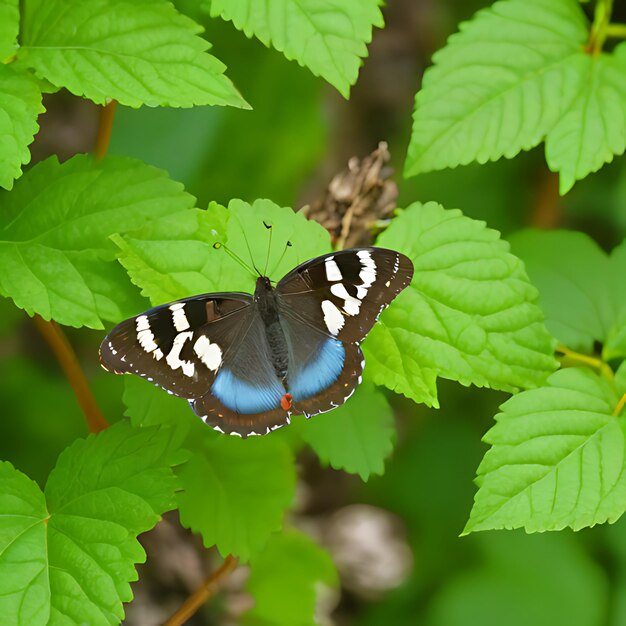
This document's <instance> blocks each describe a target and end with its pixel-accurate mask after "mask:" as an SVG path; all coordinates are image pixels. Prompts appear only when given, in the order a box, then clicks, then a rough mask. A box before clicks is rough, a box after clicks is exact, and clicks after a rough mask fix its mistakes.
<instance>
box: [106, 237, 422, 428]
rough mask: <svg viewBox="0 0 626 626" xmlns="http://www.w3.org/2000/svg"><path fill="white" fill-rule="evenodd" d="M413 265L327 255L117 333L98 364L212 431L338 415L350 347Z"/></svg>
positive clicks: (388, 256) (399, 258) (353, 254)
mask: <svg viewBox="0 0 626 626" xmlns="http://www.w3.org/2000/svg"><path fill="white" fill-rule="evenodd" d="M412 277H413V264H412V263H411V261H410V259H409V258H408V257H406V256H404V255H403V254H400V253H399V252H395V251H393V250H387V249H385V248H375V247H367V248H353V249H350V250H342V251H340V252H333V253H330V254H325V255H323V256H319V257H317V258H314V259H311V260H310V261H307V262H305V263H302V264H301V265H298V266H297V267H295V268H294V269H293V270H291V271H290V272H289V273H288V274H287V275H286V276H285V277H284V278H282V279H281V280H280V281H279V282H278V283H277V284H276V286H275V287H274V286H273V285H272V281H270V279H269V278H268V277H267V276H259V278H258V279H257V281H256V287H255V291H254V294H253V295H251V294H248V293H241V292H224V293H208V294H203V295H198V296H193V297H190V298H184V299H182V300H177V301H176V302H172V303H169V304H164V305H162V306H157V307H155V308H153V309H150V310H149V311H146V312H145V313H142V314H141V315H138V316H136V317H132V318H130V319H128V320H126V321H124V322H121V323H120V324H118V325H117V326H116V327H115V328H114V329H113V330H112V331H111V332H110V333H109V334H108V335H107V336H106V337H105V339H104V341H103V342H102V345H101V346H100V362H101V363H102V365H103V366H104V368H105V369H107V370H109V371H112V372H114V373H116V374H125V373H131V374H137V375H139V376H142V377H143V378H146V379H147V380H149V381H151V382H153V383H154V384H156V385H158V386H160V387H162V388H164V389H165V390H167V391H168V392H169V393H171V394H174V395H176V396H181V397H183V398H186V399H187V400H188V401H189V404H190V406H191V408H192V409H193V411H194V412H195V413H196V414H197V415H198V416H199V417H200V418H202V420H203V421H204V422H205V423H207V424H208V425H211V426H212V427H213V428H215V430H218V431H220V432H224V433H230V434H233V435H239V436H241V437H247V436H248V435H261V434H267V433H269V432H271V431H272V430H275V429H276V428H280V427H281V426H284V425H285V424H289V423H290V416H291V415H292V414H295V415H300V414H304V415H305V416H306V417H310V416H312V415H316V414H318V413H324V412H326V411H330V410H332V409H334V408H336V407H338V406H340V405H342V404H343V403H344V402H345V401H346V400H347V399H348V398H349V397H350V396H351V395H352V394H353V393H354V391H355V389H356V387H357V386H358V385H359V383H360V382H361V374H362V372H363V367H364V365H365V361H364V358H363V353H362V352H361V348H360V343H361V342H362V341H363V339H364V338H365V336H366V335H367V333H368V332H369V331H370V330H371V329H372V327H373V326H374V324H375V323H376V320H377V319H378V316H379V315H380V313H381V312H382V311H383V309H385V308H386V307H387V306H389V304H390V303H391V301H392V300H393V299H394V298H395V297H396V296H397V295H398V294H399V293H400V292H401V291H402V290H403V289H404V288H405V287H407V286H408V285H409V283H410V282H411V279H412Z"/></svg>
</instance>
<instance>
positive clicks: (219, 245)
mask: <svg viewBox="0 0 626 626" xmlns="http://www.w3.org/2000/svg"><path fill="white" fill-rule="evenodd" d="M213 248H215V250H219V249H220V248H223V249H224V252H226V254H228V256H229V257H230V258H231V259H233V260H234V261H237V263H239V265H241V267H243V268H244V269H246V270H248V271H249V272H250V274H252V275H253V276H254V277H255V278H256V277H257V276H258V275H259V271H258V270H257V269H256V267H255V268H254V269H252V268H251V267H250V266H249V265H248V264H247V263H246V262H245V261H244V260H243V259H242V258H241V257H240V256H238V255H236V254H235V253H234V252H233V251H232V250H231V249H230V248H228V247H227V246H225V245H224V244H223V243H220V242H219V241H216V242H215V243H214V244H213ZM255 270H256V271H255Z"/></svg>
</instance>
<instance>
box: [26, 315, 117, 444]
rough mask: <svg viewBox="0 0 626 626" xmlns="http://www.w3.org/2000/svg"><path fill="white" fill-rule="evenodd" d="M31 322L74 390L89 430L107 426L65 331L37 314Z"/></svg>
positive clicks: (94, 430)
mask: <svg viewBox="0 0 626 626" xmlns="http://www.w3.org/2000/svg"><path fill="white" fill-rule="evenodd" d="M33 322H34V323H35V326H36V327H37V330H39V332H40V333H41V335H42V336H43V338H44V339H45V340H46V342H47V343H48V345H49V346H50V348H51V350H52V352H54V356H55V357H56V359H57V361H58V362H59V365H60V366H61V369H62V370H63V372H64V373H65V376H66V378H67V380H68V381H69V383H70V385H71V387H72V389H73V390H74V395H75V396H76V399H77V400H78V404H79V405H80V408H81V409H82V411H83V413H84V414H85V419H86V421H87V426H88V427H89V430H90V432H92V433H99V432H100V431H101V430H104V429H105V428H107V427H108V426H109V423H108V422H107V421H106V420H105V419H104V417H103V415H102V413H100V409H99V408H98V405H97V404H96V399H95V398H94V397H93V394H92V393H91V389H89V385H88V384H87V378H86V377H85V374H84V373H83V370H82V368H81V366H80V363H79V361H78V357H77V356H76V353H75V352H74V350H73V348H72V346H71V344H70V342H69V341H68V340H67V337H66V336H65V333H64V332H63V331H62V330H61V327H60V326H59V325H58V324H57V323H56V322H54V321H52V320H51V321H49V322H47V321H46V320H44V319H43V318H42V317H40V316H39V315H35V317H33Z"/></svg>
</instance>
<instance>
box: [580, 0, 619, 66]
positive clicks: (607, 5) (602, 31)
mask: <svg viewBox="0 0 626 626" xmlns="http://www.w3.org/2000/svg"><path fill="white" fill-rule="evenodd" d="M612 13H613V0H596V10H595V13H594V16H593V24H592V25H591V32H590V33H589V41H588V42H587V47H586V51H587V52H588V53H589V54H592V55H594V56H597V55H598V54H600V53H601V52H602V47H603V46H604V42H605V40H606V38H607V34H608V32H607V31H608V27H609V23H610V22H611V15H612Z"/></svg>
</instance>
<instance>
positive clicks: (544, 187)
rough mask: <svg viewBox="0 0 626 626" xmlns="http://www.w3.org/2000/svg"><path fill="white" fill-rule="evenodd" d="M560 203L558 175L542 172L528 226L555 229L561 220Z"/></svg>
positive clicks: (546, 171)
mask: <svg viewBox="0 0 626 626" xmlns="http://www.w3.org/2000/svg"><path fill="white" fill-rule="evenodd" d="M560 201H561V196H560V195H559V175H558V174H555V173H554V172H550V171H548V170H547V169H546V170H544V171H542V173H541V177H540V179H539V181H538V184H537V187H536V191H535V199H534V206H533V208H532V212H531V215H530V225H531V226H532V227H533V228H544V229H549V228H556V227H557V226H558V224H559V221H560V219H561V214H560Z"/></svg>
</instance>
